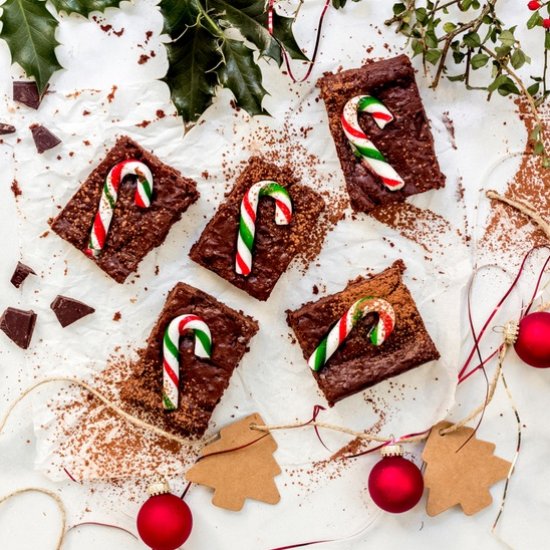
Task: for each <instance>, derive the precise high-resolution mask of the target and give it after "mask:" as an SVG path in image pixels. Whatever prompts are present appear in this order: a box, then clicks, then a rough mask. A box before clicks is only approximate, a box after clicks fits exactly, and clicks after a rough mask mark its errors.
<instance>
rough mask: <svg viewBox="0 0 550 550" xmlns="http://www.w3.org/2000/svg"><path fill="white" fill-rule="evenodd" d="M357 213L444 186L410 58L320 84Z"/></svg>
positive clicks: (334, 76) (330, 77) (349, 72)
mask: <svg viewBox="0 0 550 550" xmlns="http://www.w3.org/2000/svg"><path fill="white" fill-rule="evenodd" d="M317 85H318V86H319V88H320V89H321V97H322V98H323V100H324V102H325V106H326V109H327V113H328V119H329V128H330V132H331V134H332V137H333V139H334V143H335V145H336V153H337V155H338V158H339V160H340V165H341V167H342V171H343V172H344V178H345V180H346V187H347V190H348V194H349V197H350V202H351V206H352V208H353V209H354V210H355V211H356V212H370V211H371V210H374V209H375V208H377V207H380V206H384V205H385V204H388V203H392V202H402V201H404V200H405V199H406V198H407V197H409V196H411V195H416V194H417V193H423V192H425V191H429V190H431V189H439V188H440V187H444V185H445V176H444V175H443V174H442V172H441V170H440V168H439V162H438V160H437V157H436V154H435V149H434V140H433V136H432V133H431V130H430V123H429V121H428V117H427V116H426V112H425V111H424V106H423V104H422V99H421V97H420V94H419V92H418V86H417V84H416V80H415V76H414V69H413V67H412V65H411V62H410V60H409V58H408V57H407V56H406V55H399V56H397V57H394V58H391V59H385V60H383V61H377V62H371V63H367V64H366V65H364V66H363V67H361V68H359V69H351V70H346V71H342V72H339V73H336V74H332V73H327V74H325V75H324V76H323V77H322V78H321V79H319V81H318V83H317Z"/></svg>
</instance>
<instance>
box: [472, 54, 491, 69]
mask: <svg viewBox="0 0 550 550" xmlns="http://www.w3.org/2000/svg"><path fill="white" fill-rule="evenodd" d="M488 62H489V56H488V55H485V54H484V53H476V54H475V55H473V56H472V59H470V63H471V64H472V69H474V70H475V69H479V68H480V67H485V65H487V63H488Z"/></svg>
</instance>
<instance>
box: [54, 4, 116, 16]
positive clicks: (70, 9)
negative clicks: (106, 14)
mask: <svg viewBox="0 0 550 550" xmlns="http://www.w3.org/2000/svg"><path fill="white" fill-rule="evenodd" d="M51 2H52V4H53V5H54V7H55V9H56V10H57V11H58V12H60V11H64V12H66V13H68V14H71V13H79V14H80V15H83V16H84V17H88V15H90V13H92V12H93V11H101V12H103V11H105V10H106V9H107V8H118V7H119V5H120V3H121V2H122V0H51Z"/></svg>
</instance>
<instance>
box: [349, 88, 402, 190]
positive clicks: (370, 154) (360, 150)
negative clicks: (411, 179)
mask: <svg viewBox="0 0 550 550" xmlns="http://www.w3.org/2000/svg"><path fill="white" fill-rule="evenodd" d="M360 112H366V113H369V114H370V115H371V116H372V118H373V119H374V122H376V124H377V125H378V127H379V128H381V129H383V128H384V127H385V126H386V124H389V123H390V122H392V121H393V120H394V117H393V115H392V114H391V113H390V111H389V110H388V109H387V108H386V106H385V105H384V104H383V103H382V102H381V101H380V100H378V99H375V98H374V97H372V96H370V95H358V96H355V97H353V98H352V99H350V100H349V101H348V102H347V103H346V105H345V107H344V111H343V112H342V117H341V122H342V128H343V130H344V134H345V135H346V137H347V138H348V141H349V143H350V145H351V148H352V149H353V152H354V153H355V154H356V155H357V156H358V157H359V158H360V159H361V161H362V162H363V164H365V165H366V166H367V168H368V169H369V170H371V171H372V172H374V173H375V174H376V175H377V176H379V177H380V178H381V179H382V182H383V183H384V185H385V186H386V188H387V189H389V190H390V191H398V190H399V189H402V188H403V186H404V185H405V182H404V181H403V178H402V177H401V176H400V175H399V174H398V173H397V172H396V171H395V170H394V168H393V167H392V166H391V164H389V163H388V161H387V160H386V158H385V157H384V155H383V154H382V153H381V152H380V151H379V150H378V149H377V147H376V145H374V143H373V142H372V141H371V140H370V139H369V138H368V137H367V135H366V134H365V132H363V130H362V129H361V126H359V119H358V116H357V115H358V113H360Z"/></svg>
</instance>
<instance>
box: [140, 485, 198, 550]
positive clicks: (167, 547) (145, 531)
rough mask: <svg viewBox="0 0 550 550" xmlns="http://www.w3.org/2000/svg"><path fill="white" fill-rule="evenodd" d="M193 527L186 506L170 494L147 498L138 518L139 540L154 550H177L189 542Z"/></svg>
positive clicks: (191, 517) (189, 511) (189, 512)
mask: <svg viewBox="0 0 550 550" xmlns="http://www.w3.org/2000/svg"><path fill="white" fill-rule="evenodd" d="M192 527H193V516H192V515H191V510H190V509H189V506H187V504H185V502H183V500H181V498H179V497H177V496H176V495H172V494H170V493H166V494H161V495H155V496H152V497H151V498H149V500H147V501H146V502H145V503H144V504H143V506H142V507H141V509H140V511H139V513H138V516H137V529H138V533H139V536H140V537H141V538H142V540H143V542H144V543H145V544H146V545H147V546H150V547H151V548H152V549H153V550H176V549H177V548H179V547H180V546H181V545H182V544H183V543H184V542H185V541H186V540H187V539H188V538H189V535H190V534H191V528H192Z"/></svg>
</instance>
